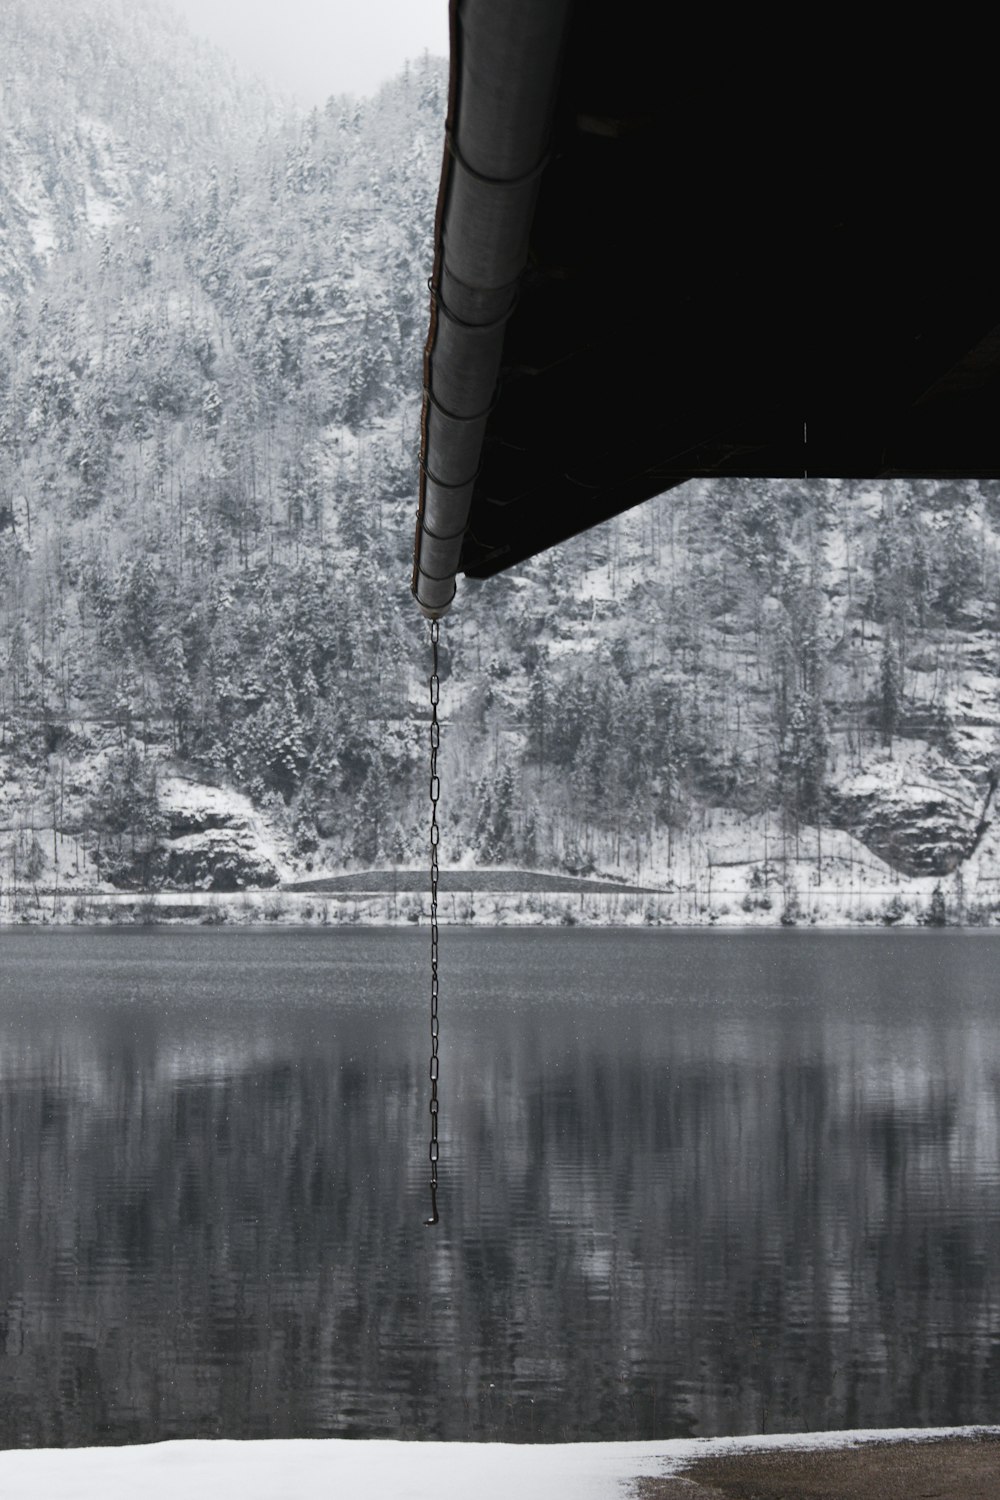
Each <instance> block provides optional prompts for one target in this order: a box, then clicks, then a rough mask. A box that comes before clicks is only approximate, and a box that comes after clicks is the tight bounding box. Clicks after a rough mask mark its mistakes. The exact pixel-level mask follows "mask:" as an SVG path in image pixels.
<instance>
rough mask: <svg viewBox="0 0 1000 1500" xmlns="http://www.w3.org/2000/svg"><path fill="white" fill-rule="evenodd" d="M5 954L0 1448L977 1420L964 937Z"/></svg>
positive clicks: (976, 1153)
mask: <svg viewBox="0 0 1000 1500" xmlns="http://www.w3.org/2000/svg"><path fill="white" fill-rule="evenodd" d="M427 948H428V936H427V933H426V932H424V931H421V932H414V931H409V930H407V931H398V930H392V931H390V930H375V931H373V930H368V931H363V930H347V931H345V930H336V929H333V930H326V931H316V930H314V931H296V930H285V931H268V932H262V931H240V932H227V931H224V930H222V931H218V930H215V931H213V930H178V929H145V930H142V929H137V930H134V931H129V930H110V931H95V930H82V931H50V932H39V931H37V930H33V931H23V932H22V931H12V930H10V929H7V930H0V1141H2V1145H3V1158H2V1174H3V1175H2V1196H0V1210H2V1217H0V1446H3V1447H13V1446H18V1445H29V1446H44V1445H61V1444H67V1445H68V1444H89V1443H105V1442H115V1443H120V1442H133V1441H135V1442H138V1441H148V1440H152V1439H157V1438H169V1437H212V1436H219V1437H239V1438H243V1437H285V1436H316V1437H319V1436H327V1435H330V1436H357V1437H385V1436H389V1437H407V1438H451V1439H459V1438H463V1439H469V1438H474V1439H489V1438H502V1439H506V1440H514V1441H517V1440H526V1441H527V1440H536V1441H537V1440H557V1439H558V1440H563V1439H566V1440H570V1439H596V1438H655V1437H667V1436H685V1435H705V1436H708V1435H712V1434H717V1433H742V1432H759V1431H762V1430H769V1431H790V1430H798V1429H804V1428H845V1427H854V1426H859V1425H863V1426H867V1425H878V1426H882V1425H890V1426H896V1425H904V1424H941V1423H967V1422H993V1421H996V1419H997V1403H998V1397H1000V1025H998V1022H1000V936H994V935H992V934H990V933H957V932H944V933H941V932H929V931H926V932H911V933H900V932H893V933H860V934H859V933H851V934H846V933H826V934H823V933H814V932H802V931H794V932H783V931H778V932H772V933H762V932H754V933H746V934H722V933H714V932H713V933H707V932H679V931H664V930H659V931H649V932H646V931H636V932H614V931H604V932H602V931H584V930H572V931H565V930H559V931H555V930H547V931H527V932H525V931H515V930H510V929H507V930H498V931H494V930H468V929H466V930H455V929H446V930H445V931H444V932H443V933H442V939H441V952H442V999H441V1010H442V1045H441V1052H442V1082H441V1095H442V1124H441V1133H442V1155H441V1191H440V1209H441V1215H442V1222H441V1224H440V1225H439V1226H438V1227H437V1228H434V1229H429V1228H425V1227H424V1224H423V1219H424V1218H425V1216H426V1214H427V1212H428V1206H429V1204H428V1192H427V1177H428V1167H427V1144H426V1140H427V1123H428V1116H427V1081H426V1080H427V1060H426V1059H427V1051H428V1019H427V1008H428V1001H427V996H428V990H429V982H428V979H427Z"/></svg>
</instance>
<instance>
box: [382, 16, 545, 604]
mask: <svg viewBox="0 0 1000 1500" xmlns="http://www.w3.org/2000/svg"><path fill="white" fill-rule="evenodd" d="M570 5H571V0H451V81H450V86H449V98H448V121H447V126H446V131H447V139H446V144H445V155H444V164H443V166H442V170H441V186H440V189H439V192H438V206H437V220H436V224H435V236H434V270H433V274H432V276H431V315H430V327H429V331H428V335H427V344H426V346H425V350H424V403H423V413H422V419H421V444H420V503H419V510H418V513H417V533H416V542H415V545H414V555H413V579H412V585H411V586H412V590H413V594H414V596H415V598H416V601H417V604H418V606H419V608H420V609H421V610H422V611H423V613H424V614H425V615H427V616H428V618H429V619H438V618H439V617H440V616H441V615H443V614H444V613H445V612H446V611H447V610H448V608H449V607H450V605H451V602H452V600H453V599H454V597H455V591H456V582H455V579H456V575H457V573H458V571H459V560H460V557H461V551H462V539H463V537H464V535H465V531H466V528H467V526H468V521H469V508H470V505H471V503H472V492H473V488H474V486H475V482H476V475H477V473H478V470H479V463H480V455H481V452H482V446H483V437H484V434H485V431H486V422H487V419H488V417H489V414H490V410H491V407H492V405H493V402H494V398H495V395H496V388H497V381H498V378H499V373H500V360H501V353H502V349H503V340H504V332H505V329H506V325H507V319H508V318H509V316H510V314H511V312H512V311H513V308H514V303H515V300H516V297H517V285H518V281H519V279H520V276H521V273H522V271H523V270H524V267H525V263H526V261H527V257H528V240H529V235H530V231H531V223H532V219H533V216H534V211H535V200H536V197H537V193H538V183H539V179H540V177H541V174H542V172H543V170H544V168H545V163H546V151H547V148H548V140H549V129H550V123H551V116H552V108H553V103H554V99H555V92H556V86H557V82H558V77H559V66H560V62H561V57H562V48H563V37H564V32H565V27H566V19H567V15H568V12H569V9H570Z"/></svg>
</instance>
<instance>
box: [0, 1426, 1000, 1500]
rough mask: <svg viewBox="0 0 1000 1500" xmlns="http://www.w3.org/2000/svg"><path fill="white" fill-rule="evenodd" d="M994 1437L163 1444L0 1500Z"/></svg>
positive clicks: (580, 1488) (107, 1452)
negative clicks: (766, 1449) (534, 1443)
mask: <svg viewBox="0 0 1000 1500" xmlns="http://www.w3.org/2000/svg"><path fill="white" fill-rule="evenodd" d="M977 1433H990V1434H1000V1428H998V1427H988V1428H986V1427H938V1428H898V1429H890V1430H882V1431H868V1432H819V1433H801V1434H796V1435H794V1436H791V1437H737V1438H709V1439H675V1440H672V1441H663V1442H652V1443H551V1444H538V1445H533V1446H529V1445H525V1444H511V1443H399V1442H383V1441H373V1442H363V1441H356V1442H350V1441H345V1440H343V1439H336V1438H334V1439H330V1440H326V1441H309V1440H304V1439H298V1440H294V1441H287V1442H247V1443H239V1442H225V1441H219V1442H198V1441H190V1442H170V1443H155V1444H151V1445H148V1446H137V1447H131V1448H63V1449H60V1448H44V1449H28V1450H21V1449H15V1450H12V1451H9V1452H6V1453H0V1494H2V1495H3V1497H4V1500H38V1497H39V1496H44V1497H45V1500H126V1497H128V1500H133V1497H134V1496H135V1495H136V1494H141V1495H142V1497H143V1500H177V1496H178V1495H183V1496H184V1497H185V1500H209V1497H210V1500H230V1497H238V1500H284V1497H285V1496H288V1495H301V1496H304V1497H311V1496H318V1495H323V1496H324V1497H329V1500H348V1497H354V1496H365V1497H369V1496H371V1497H375V1500H383V1497H385V1500H467V1497H468V1496H470V1495H474V1496H475V1497H476V1500H510V1496H511V1495H512V1494H516V1495H517V1497H518V1500H552V1497H553V1496H557V1495H572V1496H573V1500H625V1496H627V1495H628V1493H629V1491H630V1489H631V1488H632V1486H633V1485H634V1482H635V1481H636V1480H637V1479H639V1478H642V1477H643V1476H646V1475H649V1476H659V1475H665V1474H670V1473H673V1472H675V1471H676V1470H677V1469H678V1468H680V1467H682V1466H683V1465H684V1464H686V1463H689V1462H691V1461H692V1460H693V1459H696V1458H708V1457H710V1456H720V1455H722V1454H730V1453H737V1452H745V1451H746V1450H748V1449H760V1448H792V1447H794V1448H844V1447H847V1446H849V1445H852V1444H855V1443H861V1442H900V1441H919V1440H926V1439H931V1438H943V1437H963V1436H971V1435H973V1434H977Z"/></svg>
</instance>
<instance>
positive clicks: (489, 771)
mask: <svg viewBox="0 0 1000 1500" xmlns="http://www.w3.org/2000/svg"><path fill="white" fill-rule="evenodd" d="M0 46H2V48H3V55H4V57H5V62H6V73H5V77H4V79H3V81H2V88H3V94H2V106H0V107H2V110H3V116H4V128H5V142H6V143H7V144H6V145H5V151H4V154H3V157H2V161H0V298H2V300H0V323H2V335H3V337H2V340H0V351H2V352H0V606H2V613H0V619H2V639H0V657H2V661H3V676H2V686H0V731H2V733H0V855H2V862H0V873H2V878H3V886H2V893H0V906H2V910H3V912H4V913H5V914H7V915H8V916H9V915H18V916H23V917H25V918H27V919H31V918H34V917H38V916H40V915H43V914H46V913H47V914H49V915H50V916H51V915H53V914H55V915H66V913H67V912H73V913H74V914H76V915H82V914H85V913H87V912H89V911H90V910H91V908H90V907H88V905H87V899H88V897H89V896H91V895H94V894H95V893H100V892H104V893H105V894H106V895H108V896H110V895H111V894H113V893H114V892H116V891H118V892H127V893H131V894H132V895H136V894H138V895H140V896H141V895H143V894H144V893H148V892H177V891H190V890H196V891H199V892H203V893H204V892H208V893H210V894H211V893H215V894H218V895H220V896H221V895H224V894H225V893H234V892H236V893H238V892H246V891H253V890H261V891H264V890H270V889H273V888H274V887H275V886H276V885H280V886H287V885H288V884H289V883H290V882H293V881H295V880H304V879H307V878H312V879H314V880H315V879H317V878H319V877H321V876H323V875H327V874H330V875H332V874H335V873H337V872H340V871H344V870H360V869H364V868H380V867H385V866H388V865H393V866H396V867H415V866H417V865H419V864H420V863H421V862H422V861H423V860H424V857H425V844H426V834H425V825H426V809H425V805H424V804H425V801H426V780H427V772H426V766H425V759H426V754H425V752H426V737H427V711H428V710H427V705H426V672H427V657H428V649H427V640H426V631H425V627H424V625H423V623H422V622H421V620H420V619H419V617H418V615H417V613H416V610H415V608H414V606H413V604H412V601H411V599H410V596H409V587H408V583H409V556H410V549H411V546H412V535H413V516H414V509H415V504H416V446H417V432H418V423H419V396H420V380H421V354H422V341H423V335H424V325H425V320H426V313H427V291H426V278H427V275H428V272H429V261H430V243H431V232H432V220H433V208H434V199H435V193H436V188H437V178H438V173H439V169H440V151H441V136H442V121H443V113H444V103H445V69H444V65H443V63H441V62H439V61H436V60H430V59H428V60H425V61H424V62H423V63H421V64H420V65H418V66H417V67H414V68H411V69H409V70H408V71H407V72H406V74H405V75H403V76H401V77H400V78H399V79H397V80H395V81H394V82H393V83H392V84H390V85H387V86H386V87H385V88H384V89H383V90H382V91H381V92H380V93H379V94H378V96H377V97H376V98H374V99H372V100H368V101H362V102H361V103H355V102H354V101H348V100H339V99H331V100H330V101H329V103H328V105H327V106H326V108H325V109H324V110H322V111H314V112H313V113H312V114H311V115H309V116H307V117H304V118H292V117H289V116H288V115H287V114H286V115H278V114H277V113H275V112H274V111H273V110H272V109H271V107H270V106H269V105H268V104H267V102H266V101H261V100H260V99H259V96H255V97H254V99H253V100H251V99H250V98H249V97H248V96H245V95H244V93H243V92H242V91H241V88H240V86H239V85H238V84H237V83H235V82H234V80H233V78H232V76H231V75H230V74H229V72H228V71H227V69H226V67H225V66H224V65H223V64H222V63H221V62H220V60H219V59H217V58H214V57H212V55H211V54H210V53H207V52H205V51H204V50H203V49H200V48H198V47H195V45H194V44H193V42H192V41H191V40H190V38H189V37H188V36H187V33H186V32H185V31H184V29H183V27H182V26H181V24H180V23H179V22H178V21H177V20H176V19H174V18H173V17H172V15H171V13H170V12H169V11H168V10H167V9H161V8H159V7H158V6H156V5H155V4H153V3H152V0H149V3H142V4H136V5H129V6H126V5H125V4H124V3H123V0H122V3H119V0H79V3H70V0H45V3H44V4H41V5H38V4H35V5H31V6H28V5H27V4H26V3H25V4H12V5H8V6H4V7H3V8H2V9H0ZM998 545H1000V488H998V487H997V486H996V485H990V484H979V485H976V484H971V485H961V486H960V485H956V484H950V483H931V482H926V483H913V484H908V483H903V482H901V481H892V482H886V483H881V484H879V483H874V482H868V483H846V482H845V483H833V482H825V481H811V482H809V483H804V482H803V483H798V484H796V483H791V482H787V481H786V482H782V483H780V484H772V485H767V484H762V483H753V484H751V483H741V482H736V481H730V482H725V483H720V484H719V485H716V486H709V485H707V484H701V483H696V484H690V485H688V486H685V487H684V488H683V489H681V490H677V491H675V492H673V493H671V494H669V495H667V496H665V497H663V498H661V499H660V500H658V501H655V502H652V503H650V504H648V505H645V506H643V507H641V508H640V509H638V510H636V511H635V512H632V513H631V514H629V515H626V516H624V517H621V518H620V519H619V520H617V521H615V522H613V523H610V524H609V525H608V526H606V527H603V528H601V529H600V530H599V531H595V532H593V533H590V534H589V535H586V536H584V537H581V538H578V539H576V540H575V541H573V542H571V543H568V544H566V545H565V546H563V547H562V548H560V549H558V551H557V552H554V553H552V554H548V555H545V556H542V557H540V558H538V559H535V560H534V561H533V562H530V563H527V564H524V565H522V566H521V567H520V568H518V569H515V570H514V571H513V572H512V573H511V574H510V575H504V576H501V577H499V578H497V579H495V580H492V581H490V582H489V583H487V584H485V585H481V586H477V585H474V584H468V585H466V586H464V587H463V588H462V590H461V591H460V595H459V600H458V602H457V605H456V608H455V611H454V614H453V615H452V616H451V617H449V619H448V620H447V621H446V622H445V624H444V626H443V628H442V659H443V664H444V690H443V706H444V713H445V725H444V733H443V742H442V763H443V764H442V770H443V781H444V795H443V804H442V805H443V809H444V838H443V859H444V862H445V863H446V865H448V866H449V867H454V868H457V869H468V868H472V867H475V866H482V867H487V868H502V869H504V870H507V871H509V870H511V869H516V868H519V867H521V868H533V869H541V870H548V871H551V872H560V873H562V874H564V875H565V874H566V873H570V874H576V875H579V876H581V877H583V876H587V875H592V874H600V875H605V876H614V877H615V878H616V879H618V880H619V881H624V882H627V883H631V884H632V885H634V886H641V887H644V888H646V887H653V888H655V894H654V895H653V896H646V895H643V896H642V898H641V899H640V898H639V897H638V896H637V897H636V900H635V902H634V904H633V905H632V906H630V908H629V910H628V911H627V912H623V911H622V910H621V909H620V908H615V907H613V906H612V905H611V904H609V903H610V898H608V900H604V898H603V897H602V898H601V900H599V901H598V900H597V899H596V898H595V903H596V904H594V905H593V906H590V905H587V904H586V902H585V901H584V898H583V896H582V895H581V898H580V901H581V904H580V905H579V906H577V907H574V908H573V910H572V911H571V910H570V907H569V905H567V904H566V903H563V905H562V906H561V907H559V906H558V905H557V906H556V907H553V908H552V910H551V912H550V913H549V915H550V916H551V917H553V918H557V917H559V916H561V917H562V918H563V919H566V920H570V919H572V920H615V919H617V920H621V919H628V920H636V921H657V920H679V921H715V922H722V923H726V922H744V921H771V922H773V921H778V920H779V919H783V920H785V921H786V922H792V921H808V920H837V921H846V920H852V921H877V922H883V921H884V922H895V921H913V920H932V921H939V920H955V919H962V920H966V921H969V920H980V921H985V920H989V919H990V918H991V916H992V913H993V911H994V908H997V909H1000V858H998V855H1000V833H998V832H997V831H995V828H994V820H995V811H996V810H995V800H994V793H995V787H996V779H997V755H998V719H1000V705H998V701H997V680H998V668H1000V656H998V651H997V633H998V628H1000V620H998V599H1000V566H998ZM508 889H509V883H508ZM58 892H62V893H64V895H65V896H66V901H67V902H68V905H67V904H65V903H64V904H62V905H60V902H59V900H58V899H56V897H55V896H54V895H53V893H58ZM50 897H53V899H52V900H50V899H49V898H50ZM43 898H44V899H43ZM164 899H165V900H166V899H167V898H166V897H164ZM602 903H603V904H602ZM175 904H176V903H175ZM133 905H134V903H133ZM285 910H288V911H291V910H294V911H296V912H298V911H299V907H295V906H294V903H293V904H291V905H289V906H287V907H286V908H285ZM311 910H312V911H313V912H315V913H316V914H317V917H316V919H319V915H318V914H319V913H320V912H321V911H326V907H325V906H324V905H323V903H317V902H316V901H313V902H312V903H311ZM379 910H381V911H382V913H383V914H385V911H384V908H379ZM512 912H513V909H512V908H511V907H503V908H502V910H501V908H500V907H499V906H498V905H497V904H496V903H494V904H493V905H492V907H491V906H490V904H489V903H486V904H484V903H482V902H480V903H479V905H478V907H477V919H480V920H490V919H494V918H498V917H499V918H500V919H503V920H506V919H508V917H510V916H511V915H512ZM368 914H371V912H370V911H369V913H368ZM414 914H415V913H414V911H413V910H412V909H411V910H407V912H406V913H405V916H407V917H412V916H413V915H414ZM513 915H514V916H520V917H524V918H527V917H531V916H535V915H538V913H537V911H536V912H534V913H526V912H525V911H524V909H523V908H522V910H521V911H520V912H513ZM455 916H456V919H471V918H470V916H469V912H468V911H467V910H466V909H465V908H459V907H456V911H455Z"/></svg>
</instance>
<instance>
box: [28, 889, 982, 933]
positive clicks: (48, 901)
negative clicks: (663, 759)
mask: <svg viewBox="0 0 1000 1500" xmlns="http://www.w3.org/2000/svg"><path fill="white" fill-rule="evenodd" d="M932 901H933V893H929V892H925V891H922V890H920V891H915V892H914V891H907V890H906V889H905V888H902V889H901V888H900V887H887V888H885V889H883V890H875V889H872V888H868V889H866V890H864V891H861V892H857V893H855V894H854V897H853V900H851V899H846V897H845V893H844V892H841V891H838V892H836V893H835V894H834V895H833V896H826V895H823V896H818V897H816V898H814V899H813V900H812V901H811V902H810V903H809V905H808V906H806V905H804V904H803V903H801V902H800V903H799V904H798V905H797V907H796V908H794V909H792V910H790V909H789V905H788V903H787V902H786V901H784V900H783V899H782V898H781V896H780V895H779V896H778V898H777V899H775V900H774V901H770V902H768V903H767V904H766V905H763V904H761V905H757V906H753V907H752V908H751V909H750V910H747V909H746V907H745V904H744V903H741V902H739V901H732V902H729V901H726V900H725V899H721V900H719V901H718V902H716V903H714V904H708V903H707V902H706V901H705V900H704V898H703V897H701V896H700V895H699V894H698V893H697V892H691V891H678V892H662V893H649V892H629V891H614V892H607V891H599V892H586V893H583V892H581V893H575V892H561V891H552V892H538V891H513V890H512V891H476V892H459V891H454V892H447V893H445V894H442V896H441V897H440V901H439V911H438V920H439V922H440V925H441V926H442V927H602V928H627V929H636V928H639V929H644V930H649V929H654V928H665V927H667V928H677V929H711V930H716V931H731V932H737V931H755V930H774V929H776V928H781V927H783V928H798V929H809V928H822V929H846V930H875V931H886V930H893V929H896V928H904V929H910V930H912V929H914V928H918V927H919V928H939V929H940V928H951V929H958V928H963V929H974V928H990V927H993V926H995V925H997V923H996V919H995V917H994V914H993V913H990V914H989V915H988V918H987V919H984V917H983V915H982V914H979V913H975V914H970V916H969V917H967V918H965V919H962V917H961V915H960V913H958V912H956V910H955V908H954V907H952V908H951V910H950V911H949V912H948V913H947V914H946V915H945V917H944V920H941V918H940V914H939V913H937V912H936V911H935V908H934V906H933V904H932ZM429 922H430V897H429V895H428V894H424V893H420V892H415V891H410V892H400V893H395V894H394V893H391V892H378V893H370V892H346V891H337V892H322V891H321V892H316V891H301V890H287V889H282V888H280V887H279V888H275V889H272V890H252V891H240V892H219V891H151V892H134V891H133V892H109V891H95V890H69V891H39V892H37V894H36V893H32V895H31V897H30V899H28V900H25V899H24V898H23V897H22V899H21V900H19V901H18V902H16V903H15V902H13V901H12V900H11V899H10V898H9V896H7V895H6V893H5V894H4V897H3V898H0V927H3V926H17V927H22V926H31V927H36V926H41V927H109V926H122V927H144V926H145V927H154V926H205V927H214V926H227V927H264V928H268V927H419V926H427V925H428V924H429Z"/></svg>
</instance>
